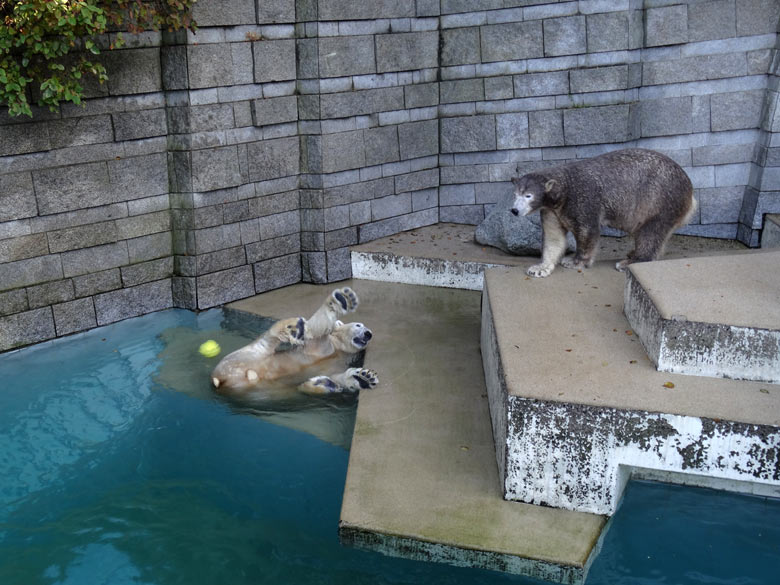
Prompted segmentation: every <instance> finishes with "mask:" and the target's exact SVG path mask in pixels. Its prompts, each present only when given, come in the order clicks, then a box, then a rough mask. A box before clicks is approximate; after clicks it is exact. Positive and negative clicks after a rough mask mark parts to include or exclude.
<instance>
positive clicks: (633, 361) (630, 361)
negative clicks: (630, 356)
mask: <svg viewBox="0 0 780 585" xmlns="http://www.w3.org/2000/svg"><path fill="white" fill-rule="evenodd" d="M628 363H629V364H635V363H636V360H629V362H628Z"/></svg>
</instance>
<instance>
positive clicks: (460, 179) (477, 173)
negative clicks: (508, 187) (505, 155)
mask: <svg viewBox="0 0 780 585" xmlns="http://www.w3.org/2000/svg"><path fill="white" fill-rule="evenodd" d="M439 173H440V176H441V184H442V185H452V184H454V183H481V182H487V181H489V180H490V167H489V165H487V164H482V165H459V166H446V167H441V168H440V169H439Z"/></svg>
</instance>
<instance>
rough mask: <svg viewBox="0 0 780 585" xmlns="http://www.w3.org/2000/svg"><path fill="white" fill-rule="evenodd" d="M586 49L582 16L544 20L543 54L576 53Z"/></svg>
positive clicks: (552, 55)
mask: <svg viewBox="0 0 780 585" xmlns="http://www.w3.org/2000/svg"><path fill="white" fill-rule="evenodd" d="M586 51H587V42H586V29H585V17H584V16H565V17H563V18H549V19H545V20H544V55H545V56H546V57H559V56H561V55H578V54H580V53H585V52H586Z"/></svg>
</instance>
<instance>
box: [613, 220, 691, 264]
mask: <svg viewBox="0 0 780 585" xmlns="http://www.w3.org/2000/svg"><path fill="white" fill-rule="evenodd" d="M676 227H677V226H676V224H670V223H669V222H668V221H664V220H663V219H662V218H655V219H651V220H650V221H648V222H647V223H645V224H643V225H642V226H641V227H640V228H639V229H638V230H636V231H635V232H634V233H633V234H632V235H633V237H634V249H633V250H632V251H631V252H629V254H628V256H627V257H626V258H625V259H623V260H621V261H620V262H618V263H617V264H615V269H616V270H621V271H622V270H624V269H625V268H626V266H628V265H629V264H633V263H634V262H650V261H651V260H657V259H658V258H659V257H660V256H661V254H663V250H664V246H665V245H666V242H667V240H668V239H669V237H670V236H671V235H672V232H673V231H674V230H675V228H676Z"/></svg>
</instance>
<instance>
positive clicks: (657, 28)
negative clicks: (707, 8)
mask: <svg viewBox="0 0 780 585" xmlns="http://www.w3.org/2000/svg"><path fill="white" fill-rule="evenodd" d="M687 41H688V7H687V6H686V5H685V4H677V5H674V6H663V7H660V8H648V9H647V10H646V11H645V46H647V47H659V46H662V45H677V44H680V43H685V42H687Z"/></svg>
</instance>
